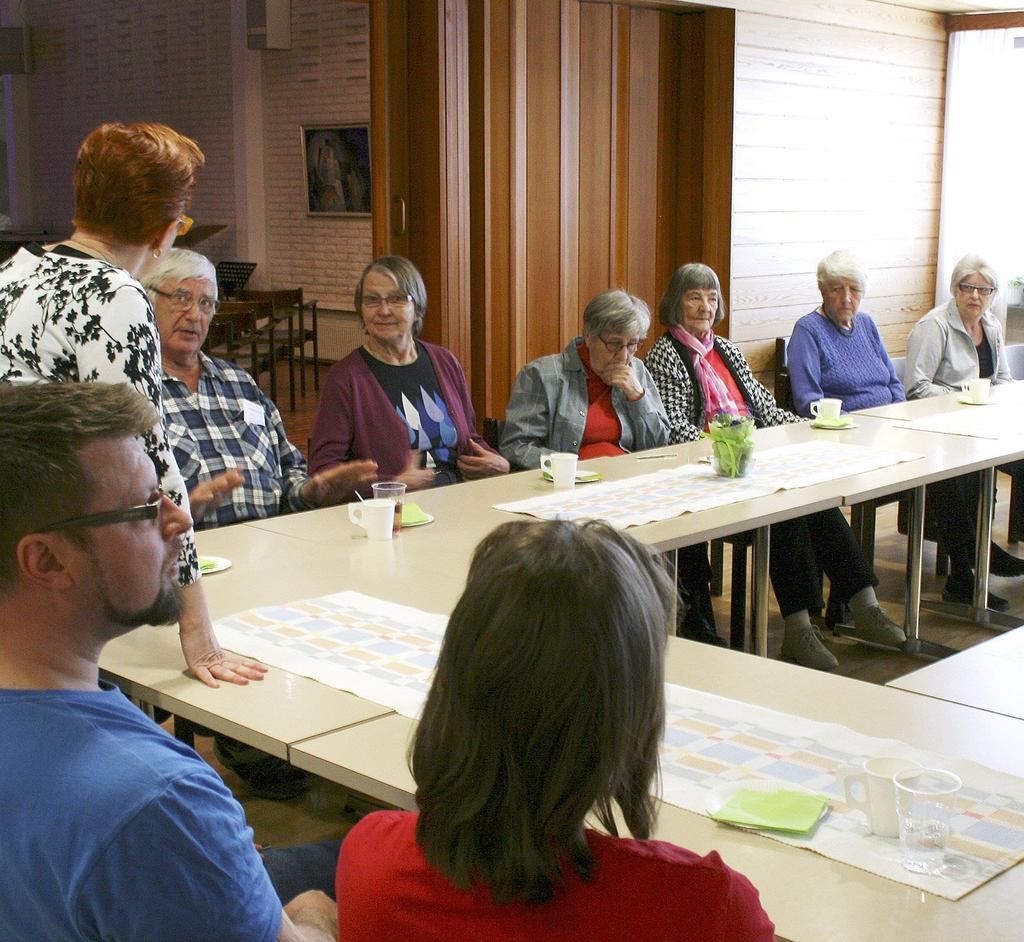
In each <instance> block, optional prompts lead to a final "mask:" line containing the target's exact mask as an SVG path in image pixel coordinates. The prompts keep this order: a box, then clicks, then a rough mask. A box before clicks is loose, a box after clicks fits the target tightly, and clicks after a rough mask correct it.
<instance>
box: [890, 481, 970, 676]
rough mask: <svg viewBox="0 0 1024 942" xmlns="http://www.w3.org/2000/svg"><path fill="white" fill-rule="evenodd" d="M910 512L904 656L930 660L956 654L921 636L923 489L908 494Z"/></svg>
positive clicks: (952, 649)
mask: <svg viewBox="0 0 1024 942" xmlns="http://www.w3.org/2000/svg"><path fill="white" fill-rule="evenodd" d="M907 495H908V497H909V503H910V513H909V515H908V520H907V583H906V596H905V598H904V602H903V627H904V629H905V630H906V632H907V640H906V641H905V642H904V644H903V653H904V654H909V655H911V656H912V657H919V658H924V659H927V660H938V659H939V658H943V657H949V655H951V654H956V653H957V652H956V650H955V649H954V648H948V647H946V646H945V645H944V644H936V643H935V642H933V641H925V640H924V639H923V638H922V637H921V607H922V603H921V573H922V571H923V569H924V486H923V485H922V486H921V487H915V488H912V489H911V490H909V491H907Z"/></svg>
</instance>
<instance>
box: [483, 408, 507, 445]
mask: <svg viewBox="0 0 1024 942" xmlns="http://www.w3.org/2000/svg"><path fill="white" fill-rule="evenodd" d="M483 426H484V427H483V436H484V441H485V442H487V444H488V445H490V446H491V448H493V449H494V450H495V451H497V450H498V449H499V448H500V447H501V433H502V432H503V431H504V430H505V420H504V419H492V418H491V417H490V416H488V417H486V418H485V419H484V422H483Z"/></svg>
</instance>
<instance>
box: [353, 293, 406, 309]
mask: <svg viewBox="0 0 1024 942" xmlns="http://www.w3.org/2000/svg"><path fill="white" fill-rule="evenodd" d="M410 301H412V295H411V294H386V295H383V296H381V295H379V294H364V295H363V307H368V308H371V309H372V308H379V307H383V306H384V305H385V304H386V305H387V306H388V307H402V306H403V305H405V304H408V303H409V302H410Z"/></svg>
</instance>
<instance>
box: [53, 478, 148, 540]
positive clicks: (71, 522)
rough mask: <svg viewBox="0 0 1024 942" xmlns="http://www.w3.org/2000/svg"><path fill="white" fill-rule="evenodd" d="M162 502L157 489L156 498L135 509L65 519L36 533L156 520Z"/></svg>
mask: <svg viewBox="0 0 1024 942" xmlns="http://www.w3.org/2000/svg"><path fill="white" fill-rule="evenodd" d="M163 501H164V492H163V491H161V490H160V489H159V488H158V489H157V492H156V496H154V497H153V499H152V500H149V501H147V502H146V503H145V504H138V505H137V506H135V507H121V508H119V509H118V510H103V511H100V512H99V513H95V514H85V515H84V516H81V517H67V518H65V519H64V520H57V521H55V522H54V523H48V524H47V525H46V526H45V527H40V528H39V530H38V531H37V532H38V533H50V532H52V531H53V530H66V529H68V528H69V527H105V526H109V525H110V524H112V523H133V522H134V521H136V520H156V519H157V518H158V517H159V516H160V505H161V504H162V503H163Z"/></svg>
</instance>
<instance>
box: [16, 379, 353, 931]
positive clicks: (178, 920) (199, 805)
mask: <svg viewBox="0 0 1024 942" xmlns="http://www.w3.org/2000/svg"><path fill="white" fill-rule="evenodd" d="M155 420H156V416H155V414H154V412H153V409H152V407H151V406H150V405H149V403H148V402H147V401H146V400H145V399H143V398H142V397H141V396H139V395H138V394H137V393H135V392H133V391H132V390H131V389H130V388H129V387H128V386H126V385H120V386H110V385H106V384H101V383H86V384H67V385H58V384H54V385H36V386H17V387H11V386H0V494H2V495H3V498H2V500H0V748H2V752H3V756H4V762H3V765H4V771H3V774H2V775H0V873H2V874H3V878H2V879H0V938H2V939H4V940H11V942H17V940H38V939H47V940H48V942H62V940H81V939H96V940H99V939H103V940H116V942H126V940H140V942H142V940H145V942H158V940H165V939H167V940H169V939H189V940H192V939H213V938H216V939H218V940H229V939H238V940H243V939H244V940H247V942H249V940H259V942H273V940H323V939H333V938H336V934H337V924H336V910H335V906H334V903H333V902H332V901H331V900H330V899H329V898H328V897H327V896H326V895H324V894H323V893H319V892H311V893H304V894H301V895H300V896H298V897H297V898H296V899H294V900H292V902H290V903H289V904H288V905H287V906H286V907H285V908H284V910H282V907H281V903H280V901H279V900H278V897H277V894H276V893H275V891H274V887H273V886H272V884H271V882H270V879H269V877H268V876H267V872H266V870H265V868H264V866H263V863H262V861H261V859H260V857H259V854H258V853H257V852H256V849H255V847H254V845H253V841H252V831H251V829H250V828H249V827H248V826H247V825H246V823H245V818H244V815H243V813H242V809H241V808H240V807H239V805H238V804H237V802H236V801H235V800H234V799H233V798H232V797H231V794H230V792H228V790H227V789H226V788H225V787H224V785H223V783H222V782H221V780H220V778H219V777H218V776H217V775H216V773H215V772H214V771H213V770H212V769H211V768H210V767H209V766H208V765H206V763H204V762H203V761H202V760H201V759H200V758H199V757H198V756H197V755H196V754H195V753H194V752H193V751H192V750H191V749H189V748H187V747H186V746H184V745H182V744H181V743H179V742H177V741H176V740H175V739H173V738H172V737H171V736H169V735H168V734H167V733H166V732H164V730H162V729H161V728H160V727H158V726H156V725H155V724H154V723H153V722H152V721H150V720H149V719H148V718H147V717H146V716H144V715H143V714H142V713H141V712H140V711H139V710H137V709H136V708H135V707H133V706H132V705H131V704H130V703H129V702H128V700H126V699H125V697H124V696H123V695H122V694H121V693H120V692H119V691H118V690H117V689H116V688H114V687H112V686H110V685H109V684H105V683H102V682H101V681H100V680H99V667H98V659H99V656H100V652H101V650H102V649H103V645H104V644H105V643H106V642H107V641H109V640H111V639H112V638H115V637H117V636H118V635H121V634H123V633H125V632H126V631H129V630H130V629H132V628H134V627H136V626H138V625H142V624H165V623H167V622H170V621H173V620H174V619H175V618H176V617H177V614H178V612H179V610H180V607H181V589H180V587H179V585H178V579H177V555H178V546H179V541H180V536H181V534H182V533H184V532H185V531H186V530H187V529H188V527H189V526H190V522H191V521H190V520H189V517H188V514H187V513H185V512H183V511H182V510H181V509H179V508H178V507H176V506H175V505H174V504H173V503H172V502H171V501H170V500H169V499H168V498H167V497H166V496H164V495H163V494H162V493H161V492H160V491H159V490H158V489H157V474H156V471H155V469H154V467H153V463H152V461H150V459H149V458H148V457H147V456H146V453H145V451H144V450H143V448H142V445H141V444H140V441H139V436H142V435H144V434H146V433H147V431H148V430H149V429H151V428H152V427H153V425H154V422H155Z"/></svg>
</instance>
